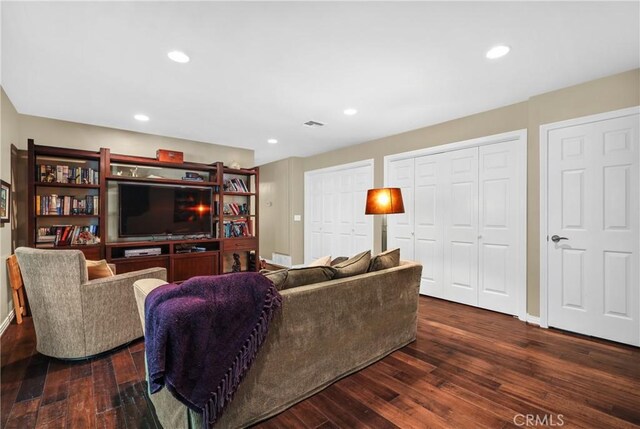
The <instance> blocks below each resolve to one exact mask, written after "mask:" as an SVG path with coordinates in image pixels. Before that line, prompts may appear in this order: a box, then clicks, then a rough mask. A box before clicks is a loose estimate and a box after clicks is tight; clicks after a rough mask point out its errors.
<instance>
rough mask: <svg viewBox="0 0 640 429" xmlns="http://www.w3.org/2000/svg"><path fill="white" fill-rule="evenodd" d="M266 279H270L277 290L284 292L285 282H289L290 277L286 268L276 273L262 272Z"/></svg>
mask: <svg viewBox="0 0 640 429" xmlns="http://www.w3.org/2000/svg"><path fill="white" fill-rule="evenodd" d="M260 272H261V273H262V274H263V275H264V276H265V277H266V278H268V279H269V280H271V281H272V282H273V285H274V286H275V287H276V289H278V290H282V288H283V286H284V284H285V282H286V281H287V277H289V270H287V269H286V268H284V269H282V270H275V271H266V270H262V271H260Z"/></svg>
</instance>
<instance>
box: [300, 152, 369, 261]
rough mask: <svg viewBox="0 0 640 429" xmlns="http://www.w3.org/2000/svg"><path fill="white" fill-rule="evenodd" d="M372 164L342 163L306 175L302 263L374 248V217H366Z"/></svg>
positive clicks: (349, 254)
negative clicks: (303, 253)
mask: <svg viewBox="0 0 640 429" xmlns="http://www.w3.org/2000/svg"><path fill="white" fill-rule="evenodd" d="M372 187H373V165H372V163H368V164H366V165H363V164H362V163H358V164H356V165H353V164H345V165H341V166H338V167H336V168H331V169H328V170H319V171H311V172H308V173H306V174H305V211H307V212H308V213H309V214H308V215H307V216H306V217H305V256H304V258H305V262H306V263H309V262H311V261H313V260H315V259H318V258H320V257H323V256H326V255H331V256H332V257H338V256H351V255H353V254H355V253H357V252H362V251H364V250H367V249H372V248H373V218H372V216H365V214H364V209H365V203H366V197H367V190H368V189H370V188H372Z"/></svg>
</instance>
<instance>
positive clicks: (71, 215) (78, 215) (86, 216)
mask: <svg viewBox="0 0 640 429" xmlns="http://www.w3.org/2000/svg"><path fill="white" fill-rule="evenodd" d="M36 217H38V218H54V217H85V218H91V217H100V215H99V214H97V215H89V214H77V215H73V214H68V215H65V214H62V215H57V214H55V215H36Z"/></svg>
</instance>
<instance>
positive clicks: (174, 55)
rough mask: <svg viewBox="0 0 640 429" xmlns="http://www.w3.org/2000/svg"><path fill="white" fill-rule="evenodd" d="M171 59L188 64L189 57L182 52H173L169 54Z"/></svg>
mask: <svg viewBox="0 0 640 429" xmlns="http://www.w3.org/2000/svg"><path fill="white" fill-rule="evenodd" d="M167 56H168V57H169V58H171V59H172V60H173V61H175V62H176V63H183V64H184V63H188V62H189V56H188V55H187V54H185V53H184V52H182V51H171V52H169V53H168V54H167Z"/></svg>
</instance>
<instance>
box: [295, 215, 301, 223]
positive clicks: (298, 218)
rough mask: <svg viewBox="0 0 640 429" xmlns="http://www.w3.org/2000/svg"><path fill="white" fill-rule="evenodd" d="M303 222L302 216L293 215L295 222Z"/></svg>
mask: <svg viewBox="0 0 640 429" xmlns="http://www.w3.org/2000/svg"><path fill="white" fill-rule="evenodd" d="M301 220H302V215H293V221H294V222H300V221H301Z"/></svg>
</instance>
